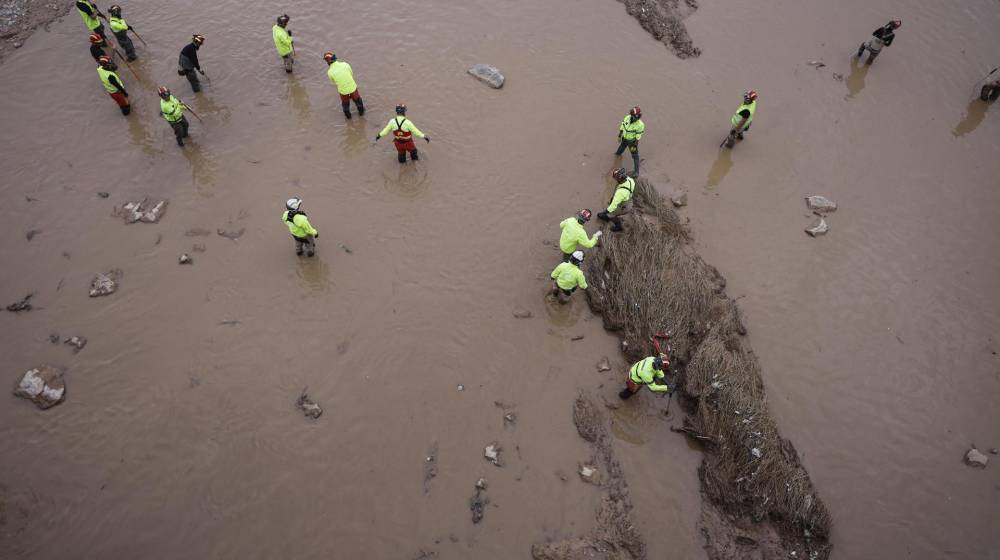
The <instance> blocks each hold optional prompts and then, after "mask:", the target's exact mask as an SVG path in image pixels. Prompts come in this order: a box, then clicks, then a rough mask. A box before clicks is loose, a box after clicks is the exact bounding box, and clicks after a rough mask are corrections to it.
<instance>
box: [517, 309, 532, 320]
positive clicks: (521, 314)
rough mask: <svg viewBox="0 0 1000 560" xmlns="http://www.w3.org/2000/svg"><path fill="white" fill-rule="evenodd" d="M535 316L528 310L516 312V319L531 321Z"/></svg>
mask: <svg viewBox="0 0 1000 560" xmlns="http://www.w3.org/2000/svg"><path fill="white" fill-rule="evenodd" d="M534 316H535V315H534V314H533V313H532V312H531V311H528V310H527V309H518V310H516V311H514V318H515V319H531V318H532V317H534Z"/></svg>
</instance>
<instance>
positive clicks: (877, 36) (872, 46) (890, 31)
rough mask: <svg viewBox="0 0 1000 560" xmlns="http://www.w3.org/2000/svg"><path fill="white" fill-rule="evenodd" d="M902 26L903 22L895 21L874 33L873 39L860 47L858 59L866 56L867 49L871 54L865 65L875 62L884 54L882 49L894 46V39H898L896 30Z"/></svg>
mask: <svg viewBox="0 0 1000 560" xmlns="http://www.w3.org/2000/svg"><path fill="white" fill-rule="evenodd" d="M902 25H903V22H902V21H900V20H898V19H894V20H892V21H890V22H889V23H887V24H885V25H883V26H882V27H879V28H878V29H876V30H875V31H873V32H872V38H871V39H869V40H868V41H867V42H865V43H861V46H860V47H858V58H861V55H863V54H865V49H868V52H869V53H871V54H869V55H868V61H867V62H866V63H865V64H871V63H872V62H875V57H876V56H878V55H879V53H880V52H882V47H888V46H889V45H891V44H892V41H893V39H895V38H896V30H897V29H899V28H900V27H902Z"/></svg>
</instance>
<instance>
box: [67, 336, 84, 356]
mask: <svg viewBox="0 0 1000 560" xmlns="http://www.w3.org/2000/svg"><path fill="white" fill-rule="evenodd" d="M63 344H68V345H70V346H72V347H73V353H74V354H76V353H77V352H79V351H80V350H83V347H84V346H86V345H87V339H86V338H85V337H82V336H71V337H69V338H67V339H66V340H64V341H63Z"/></svg>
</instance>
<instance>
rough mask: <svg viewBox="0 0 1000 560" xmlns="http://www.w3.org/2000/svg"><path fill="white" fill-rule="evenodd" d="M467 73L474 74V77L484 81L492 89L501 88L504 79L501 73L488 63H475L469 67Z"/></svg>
mask: <svg viewBox="0 0 1000 560" xmlns="http://www.w3.org/2000/svg"><path fill="white" fill-rule="evenodd" d="M469 74H471V75H473V76H475V77H476V79H478V80H480V81H482V82H484V83H485V84H487V85H488V86H490V87H491V88H493V89H500V88H502V87H503V83H504V81H505V78H504V77H503V74H501V73H500V71H499V70H497V69H496V68H495V67H493V66H490V65H489V64H476V65H474V66H473V67H472V68H469Z"/></svg>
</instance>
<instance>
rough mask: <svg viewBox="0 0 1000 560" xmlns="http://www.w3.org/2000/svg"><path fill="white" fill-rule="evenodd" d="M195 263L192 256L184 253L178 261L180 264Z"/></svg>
mask: <svg viewBox="0 0 1000 560" xmlns="http://www.w3.org/2000/svg"><path fill="white" fill-rule="evenodd" d="M193 262H194V259H192V258H191V255H188V254H187V253H182V254H181V256H180V257H178V259H177V263H178V264H191V263H193Z"/></svg>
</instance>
